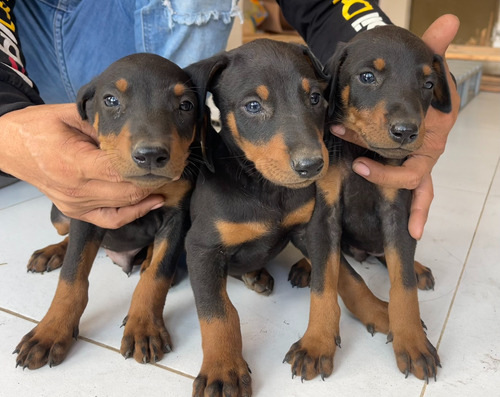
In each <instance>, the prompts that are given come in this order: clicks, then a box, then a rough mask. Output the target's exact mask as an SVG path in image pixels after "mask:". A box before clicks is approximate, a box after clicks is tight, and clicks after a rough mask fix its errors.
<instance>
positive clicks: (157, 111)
mask: <svg viewBox="0 0 500 397" xmlns="http://www.w3.org/2000/svg"><path fill="white" fill-rule="evenodd" d="M77 106H78V111H79V113H80V115H81V116H82V118H83V119H84V120H88V122H89V123H92V125H93V126H94V128H95V129H96V131H97V133H98V141H99V146H100V148H101V149H102V151H103V155H105V156H109V158H110V159H111V160H112V162H113V164H114V165H115V167H116V169H118V170H119V171H120V173H121V175H122V176H123V178H124V180H127V181H130V182H133V183H135V184H138V185H141V186H145V187H153V188H156V187H157V192H158V193H159V194H162V195H164V197H165V204H164V206H163V207H161V208H159V209H156V210H154V211H151V212H150V213H148V214H147V215H145V216H144V217H142V218H140V219H137V220H136V221H134V222H132V223H130V224H128V225H125V226H123V227H121V228H119V229H116V230H108V229H102V228H100V227H97V226H94V225H91V224H89V223H86V222H83V221H78V220H73V219H72V220H71V221H70V220H69V219H68V218H66V217H65V216H64V215H62V214H61V213H60V212H59V211H58V210H57V208H55V207H53V210H52V220H53V223H54V225H55V226H56V228H57V230H58V232H59V233H60V234H66V233H68V231H69V242H68V243H67V241H68V240H65V241H64V242H62V243H61V245H55V246H49V247H47V249H43V250H40V251H37V252H36V253H35V254H34V255H33V257H32V258H31V260H30V263H29V265H28V269H32V270H34V271H43V270H46V269H52V268H55V267H58V266H59V265H60V262H61V258H62V257H64V261H63V263H62V268H61V273H60V278H59V283H58V286H57V290H56V293H55V296H54V299H53V301H52V304H51V306H50V309H49V311H48V312H47V314H46V315H45V317H44V318H43V319H42V320H41V322H40V323H39V324H38V325H37V326H36V327H35V328H34V329H33V330H32V331H31V332H29V333H28V334H27V335H25V336H24V338H23V339H22V340H21V342H20V343H19V344H18V346H17V347H16V350H15V353H18V357H17V365H20V366H22V367H28V368H30V369H35V368H39V367H41V366H43V365H45V364H46V363H49V365H50V366H53V365H57V364H60V363H61V362H62V361H63V360H64V358H65V357H66V354H67V353H68V350H69V348H70V345H71V339H72V338H75V339H76V337H77V336H78V325H79V321H80V317H81V315H82V313H83V311H84V309H85V306H86V304H87V300H88V276H89V273H90V270H91V267H92V264H93V261H94V259H95V256H96V254H97V250H98V248H99V247H100V246H102V247H105V248H106V249H107V250H108V252H114V253H115V254H114V255H113V256H112V257H113V258H115V259H116V260H117V261H119V262H120V263H121V264H122V265H124V266H125V267H126V269H127V271H130V269H131V266H132V262H133V261H134V260H137V259H134V258H135V256H136V254H137V253H138V252H139V251H141V250H142V251H143V252H145V251H148V252H147V255H143V257H142V259H143V262H142V267H141V278H140V281H139V283H138V285H137V287H136V289H135V292H134V295H133V298H132V303H131V306H130V310H129V312H128V315H127V317H126V318H125V320H124V325H125V330H124V335H123V339H122V343H121V349H120V351H121V353H122V354H123V355H124V356H125V357H126V358H128V357H130V356H133V357H134V358H135V359H136V360H137V361H139V362H144V363H145V362H149V361H157V360H159V359H161V358H162V357H163V354H164V353H167V352H169V351H170V350H171V341H170V336H169V334H168V332H167V329H166V328H165V324H164V321H163V307H164V304H165V298H166V295H167V291H168V289H169V287H170V284H171V281H172V278H173V276H174V272H175V269H176V265H177V261H178V257H179V255H180V254H181V253H182V251H183V248H184V237H185V234H186V232H187V229H188V227H189V215H188V211H189V208H188V206H189V204H188V203H189V197H190V194H191V190H192V187H193V186H194V179H195V174H194V172H192V170H190V168H189V167H186V166H187V164H188V163H190V161H191V158H190V157H189V155H190V152H191V149H193V147H194V146H195V143H194V141H195V135H196V130H197V129H196V126H197V125H198V111H197V109H198V98H197V95H196V93H195V90H194V89H193V87H192V85H191V83H190V77H189V75H188V74H186V72H185V71H184V70H182V69H181V68H179V67H178V66H177V65H175V64H174V63H172V62H170V61H168V60H166V59H164V58H162V57H160V56H158V55H153V54H134V55H130V56H127V57H125V58H122V59H120V60H118V61H116V62H115V63H113V64H111V66H109V67H108V69H106V70H105V71H104V72H103V73H102V74H101V75H99V76H97V77H96V78H95V79H93V80H92V81H91V82H90V83H88V84H87V85H85V86H84V87H82V88H81V89H80V91H79V93H78V98H77ZM198 145H199V144H198ZM190 148H191V149H190ZM103 172H104V171H103ZM66 244H67V248H66ZM64 254H65V255H64Z"/></svg>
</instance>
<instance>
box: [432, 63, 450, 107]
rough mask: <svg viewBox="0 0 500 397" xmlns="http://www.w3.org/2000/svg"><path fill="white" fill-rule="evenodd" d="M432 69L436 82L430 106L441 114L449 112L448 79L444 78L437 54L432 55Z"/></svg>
mask: <svg viewBox="0 0 500 397" xmlns="http://www.w3.org/2000/svg"><path fill="white" fill-rule="evenodd" d="M432 67H433V69H434V71H435V72H436V76H437V81H436V85H435V86H434V91H433V95H432V102H431V105H432V107H433V108H436V109H437V110H440V111H441V112H443V113H450V112H451V94H450V86H449V85H448V79H447V78H446V69H445V66H444V62H443V58H442V57H441V56H439V55H438V54H434V58H433V59H432Z"/></svg>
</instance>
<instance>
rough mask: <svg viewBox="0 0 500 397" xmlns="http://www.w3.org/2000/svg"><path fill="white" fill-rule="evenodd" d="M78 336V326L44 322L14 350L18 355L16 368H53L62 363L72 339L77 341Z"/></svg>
mask: <svg viewBox="0 0 500 397" xmlns="http://www.w3.org/2000/svg"><path fill="white" fill-rule="evenodd" d="M77 336H78V326H71V325H70V324H65V323H57V322H56V323H50V322H44V320H42V321H41V322H40V324H38V325H37V326H36V327H35V328H33V329H32V330H31V331H30V332H29V333H27V334H26V335H25V336H24V337H23V339H22V340H21V342H19V344H18V345H17V347H16V349H15V350H14V353H17V359H16V367H17V366H20V367H23V369H24V368H29V369H38V368H40V367H43V366H44V365H45V364H49V366H50V367H53V366H55V365H58V364H60V363H62V362H63V360H64V359H65V358H66V355H67V354H68V351H69V348H70V347H71V343H72V338H75V339H76V338H77Z"/></svg>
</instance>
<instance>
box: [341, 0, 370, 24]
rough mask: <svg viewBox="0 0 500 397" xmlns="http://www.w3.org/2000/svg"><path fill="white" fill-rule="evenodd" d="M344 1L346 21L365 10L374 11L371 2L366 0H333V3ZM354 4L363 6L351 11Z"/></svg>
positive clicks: (343, 13)
mask: <svg viewBox="0 0 500 397" xmlns="http://www.w3.org/2000/svg"><path fill="white" fill-rule="evenodd" d="M338 3H342V4H343V7H342V16H343V17H344V19H345V20H346V21H348V20H349V19H351V18H353V17H355V16H356V15H359V14H362V13H363V12H367V11H372V10H373V7H372V5H371V4H370V3H368V2H367V1H365V0H333V4H338ZM353 5H361V6H363V7H362V8H360V9H358V10H356V11H353V12H352V13H349V10H350V9H351V7H352V6H353Z"/></svg>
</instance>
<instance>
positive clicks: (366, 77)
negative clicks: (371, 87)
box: [359, 72, 376, 84]
mask: <svg viewBox="0 0 500 397" xmlns="http://www.w3.org/2000/svg"><path fill="white" fill-rule="evenodd" d="M359 81H361V82H362V83H363V84H373V83H375V81H376V80H375V75H374V74H373V73H372V72H364V73H361V74H360V75H359Z"/></svg>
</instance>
